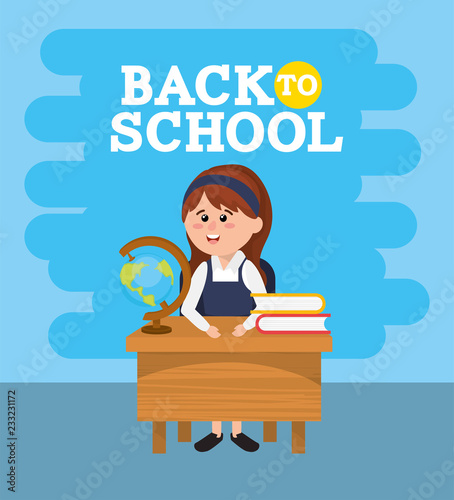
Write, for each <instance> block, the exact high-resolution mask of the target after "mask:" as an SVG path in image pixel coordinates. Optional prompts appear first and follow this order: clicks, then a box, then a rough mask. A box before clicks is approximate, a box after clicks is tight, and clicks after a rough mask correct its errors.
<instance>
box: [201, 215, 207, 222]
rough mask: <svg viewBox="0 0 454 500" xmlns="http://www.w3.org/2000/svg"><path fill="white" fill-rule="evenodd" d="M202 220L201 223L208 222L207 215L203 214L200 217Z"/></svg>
mask: <svg viewBox="0 0 454 500" xmlns="http://www.w3.org/2000/svg"><path fill="white" fill-rule="evenodd" d="M200 218H201V219H202V222H208V215H207V214H203V215H202V217H200Z"/></svg>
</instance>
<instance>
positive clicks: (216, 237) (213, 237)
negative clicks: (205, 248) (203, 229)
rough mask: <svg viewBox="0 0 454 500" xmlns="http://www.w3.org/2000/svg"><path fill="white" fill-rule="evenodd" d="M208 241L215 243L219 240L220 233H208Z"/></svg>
mask: <svg viewBox="0 0 454 500" xmlns="http://www.w3.org/2000/svg"><path fill="white" fill-rule="evenodd" d="M207 240H208V243H211V244H212V245H215V244H216V243H217V242H218V241H219V234H207Z"/></svg>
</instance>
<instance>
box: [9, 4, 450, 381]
mask: <svg viewBox="0 0 454 500" xmlns="http://www.w3.org/2000/svg"><path fill="white" fill-rule="evenodd" d="M221 4H224V5H227V6H229V5H230V4H235V6H231V7H229V9H228V10H227V11H226V12H224V14H223V16H224V18H223V19H222V18H221V17H222V16H221V17H220V16H219V15H218V13H217V12H216V6H218V7H219V6H220V5H221ZM111 5H112V4H111V3H108V2H105V1H98V2H89V1H78V2H76V1H69V2H68V3H67V4H66V5H61V6H60V7H59V9H58V12H56V13H55V16H54V17H50V18H49V19H48V22H46V23H45V22H44V21H43V19H44V20H45V17H44V18H43V16H42V15H41V14H39V13H40V12H42V7H41V6H40V5H39V4H38V3H37V2H31V1H30V2H28V1H24V2H20V3H19V2H17V3H14V4H12V3H8V4H7V3H6V2H4V3H3V12H2V17H1V23H2V31H3V33H4V36H3V38H2V41H1V51H2V61H3V65H4V67H5V68H8V69H9V74H8V75H4V76H3V77H2V95H1V99H2V112H3V114H4V116H8V120H5V119H4V120H3V121H2V131H1V132H2V133H1V141H2V143H1V144H2V151H3V153H2V154H3V165H2V177H1V183H0V189H1V203H2V221H1V225H0V233H1V245H0V251H1V259H2V264H1V265H2V277H5V276H6V277H7V278H8V279H7V280H5V279H4V278H3V279H2V288H1V308H2V315H1V317H2V334H3V338H2V347H3V346H5V347H6V348H7V349H2V379H3V380H8V381H16V380H22V378H21V376H20V374H19V372H18V368H19V369H20V370H24V369H32V370H34V374H33V375H31V376H30V377H29V378H28V380H30V381H37V382H45V381H134V380H135V377H136V368H135V360H68V359H65V358H60V357H56V356H55V354H53V353H52V352H51V351H49V350H48V348H47V346H48V343H47V332H48V328H49V325H50V324H51V323H52V321H53V320H54V319H55V317H56V316H58V315H60V314H62V313H64V312H67V311H72V310H75V309H76V308H77V307H79V306H80V304H84V303H85V301H87V300H89V299H90V294H89V293H88V292H87V293H83V292H78V293H68V292H63V291H62V290H59V289H58V288H56V286H55V285H54V284H53V283H52V282H51V280H50V278H49V275H48V270H47V267H48V265H47V262H45V261H41V260H39V259H37V258H36V257H34V256H32V255H31V254H30V253H29V252H28V250H27V248H26V247H25V244H24V231H25V228H26V226H27V225H28V223H29V222H30V220H31V219H32V218H33V217H35V216H36V215H38V214H41V213H47V212H49V210H45V209H40V208H39V207H36V206H35V205H33V203H31V202H30V201H29V199H28V198H27V196H26V194H25V191H24V178H25V175H26V173H27V172H28V170H29V169H30V168H31V167H32V166H33V165H34V164H36V163H38V162H39V161H46V160H59V159H61V157H62V156H63V157H64V156H65V155H66V153H67V150H66V146H65V145H64V144H46V143H40V142H38V141H36V140H34V139H33V138H32V137H31V136H30V135H29V134H28V132H27V131H26V129H25V125H24V114H25V110H26V108H27V107H28V105H29V104H30V103H31V102H32V101H33V100H34V99H36V98H38V97H40V96H43V95H65V94H67V93H76V92H77V91H78V79H75V78H72V77H59V76H57V75H54V74H52V73H50V72H49V71H47V70H46V69H45V68H44V66H43V65H42V63H41V59H40V46H41V43H42V40H43V39H44V38H45V37H46V36H47V35H48V34H49V33H50V32H52V31H54V30H56V29H61V28H158V27H159V28H360V29H364V30H365V31H368V32H369V33H370V34H371V35H372V36H373V37H374V38H375V40H376V43H377V45H378V61H377V62H378V63H395V64H402V65H404V66H406V67H407V68H409V69H410V70H411V71H412V73H413V74H414V76H415V77H416V80H417V84H418V92H417V95H416V97H415V99H414V101H413V102H412V103H411V104H410V105H409V106H408V107H407V108H405V109H403V110H401V111H393V112H365V113H364V114H363V127H364V128H380V127H383V128H402V129H405V130H408V131H409V132H411V133H413V134H414V135H415V136H416V137H417V138H418V139H419V141H420V142H421V144H422V146H423V153H424V152H425V155H424V156H423V161H422V162H421V164H420V165H419V166H418V167H417V168H416V169H415V170H414V172H412V173H410V174H409V175H408V176H407V177H405V178H403V179H402V180H403V182H397V183H395V182H394V179H391V178H385V179H383V178H381V177H380V178H379V177H377V178H363V190H362V193H361V195H360V198H359V199H360V200H361V201H398V202H403V203H405V204H407V205H408V206H409V207H410V208H411V209H412V210H413V212H414V214H415V216H416V219H417V222H418V229H417V232H416V236H415V238H414V239H413V240H412V241H411V242H410V243H409V244H408V245H407V246H405V247H403V248H400V249H397V250H386V251H383V252H382V254H383V256H384V257H385V260H386V264H387V271H386V277H389V278H411V279H415V280H417V281H419V282H420V283H421V284H422V285H423V286H424V287H425V288H426V290H427V291H428V293H429V295H430V297H431V309H430V311H429V315H428V316H426V318H424V319H422V320H421V321H420V322H419V323H417V324H415V325H413V326H408V327H388V328H387V344H386V345H385V348H384V349H383V350H382V352H381V353H379V354H378V355H377V356H375V357H374V358H371V359H369V360H325V361H324V366H323V374H324V380H325V381H353V382H357V383H361V381H362V382H386V381H389V382H412V381H415V382H416V381H420V382H424V381H427V382H429V381H433V382H444V381H452V380H453V379H454V377H453V374H452V368H451V366H452V351H453V343H452V319H453V316H452V312H453V310H452V300H451V297H452V296H454V292H453V291H452V289H454V272H453V271H454V270H453V265H452V264H453V259H452V255H453V245H452V223H453V221H452V214H453V207H452V186H453V185H452V165H453V163H452V160H453V155H452V151H453V148H452V146H453V141H452V125H453V124H454V122H453V121H452V118H453V117H454V111H453V96H452V88H453V75H452V57H453V54H452V52H453V49H452V47H453V44H452V6H451V3H450V2H449V1H448V0H447V1H444V2H442V1H440V2H436V3H435V2H412V1H402V2H385V1H382V2H379V1H377V2H364V1H350V2H342V4H341V3H340V2H335V1H332V2H313V3H312V4H311V5H310V7H308V6H307V5H306V2H304V3H303V2H296V1H294V2H291V1H282V2H278V3H276V2H269V1H261V2H258V1H252V0H249V1H248V0H244V1H243V2H241V1H235V2H233V1H232V2H228V1H225V2H211V1H209V2H206V1H204V2H183V1H181V2H161V3H155V2H138V1H136V2H128V4H127V6H126V5H125V6H124V7H123V8H121V9H120V8H118V9H117V10H112V7H111ZM391 5H398V6H399V8H398V9H397V10H398V11H399V12H398V13H393V14H391V13H390V11H391V10H393V9H391V8H390V6H391ZM230 9H231V10H230ZM384 11H385V12H384ZM33 16H35V21H37V22H38V23H39V22H41V21H42V22H43V26H42V27H41V28H39V29H38V30H37V32H36V34H34V35H33V36H31V37H30V40H29V41H28V42H27V43H26V44H25V45H22V46H20V47H19V50H18V52H17V53H15V52H14V50H13V47H12V45H11V42H10V41H11V35H9V37H6V36H5V34H8V33H16V34H20V33H21V30H22V29H24V26H25V24H26V23H27V20H30V19H32V18H33ZM36 16H37V17H36ZM377 16H378V17H380V20H381V23H382V24H381V25H380V24H379V23H378V21H377V20H376V19H377ZM30 35H31V33H29V36H30ZM55 211H56V212H58V210H55ZM66 211H68V209H66ZM69 211H71V210H69ZM415 314H416V315H417V314H418V311H415ZM415 317H416V316H415ZM30 331H32V332H33V335H30ZM402 332H404V333H402ZM24 339H27V340H26V341H24ZM46 357H47V358H51V359H46ZM357 387H358V390H361V387H360V386H357Z"/></svg>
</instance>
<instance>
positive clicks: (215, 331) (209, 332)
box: [207, 326, 221, 339]
mask: <svg viewBox="0 0 454 500" xmlns="http://www.w3.org/2000/svg"><path fill="white" fill-rule="evenodd" d="M207 335H208V336H209V337H211V338H212V339H217V338H218V337H220V336H221V334H220V333H219V330H218V329H217V328H216V327H215V326H210V328H208V330H207Z"/></svg>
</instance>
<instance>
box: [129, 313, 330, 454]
mask: <svg viewBox="0 0 454 500" xmlns="http://www.w3.org/2000/svg"><path fill="white" fill-rule="evenodd" d="M244 320H245V318H242V317H211V318H210V323H211V324H212V325H215V326H217V327H218V328H219V331H220V332H221V333H222V336H221V337H219V338H217V339H212V338H210V337H208V335H206V334H205V333H203V332H201V331H200V330H198V329H197V328H195V327H194V326H193V325H192V324H191V323H190V322H189V321H188V320H187V319H186V318H184V317H182V316H171V317H169V318H166V319H165V320H164V321H163V323H164V324H166V325H169V326H171V327H172V332H171V333H168V334H165V335H150V334H145V333H142V332H141V331H140V330H137V331H135V332H134V333H132V334H131V335H129V336H128V337H127V339H126V350H127V351H128V352H137V419H138V420H139V421H152V422H153V453H165V450H166V422H168V421H177V422H178V441H185V442H188V441H191V422H192V421H212V420H221V421H232V420H241V421H263V422H264V426H263V440H264V441H276V439H277V437H276V422H277V421H291V422H292V451H293V453H304V451H305V422H306V421H308V420H311V421H313V420H320V419H321V353H322V352H324V351H331V350H332V339H331V335H328V334H319V335H294V334H288V335H263V334H261V333H259V332H257V330H255V329H252V330H249V331H248V332H246V334H245V335H244V336H243V337H239V338H237V337H234V336H233V335H232V333H231V332H232V331H233V329H234V327H235V326H236V325H238V324H240V323H242V322H243V321H244Z"/></svg>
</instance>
